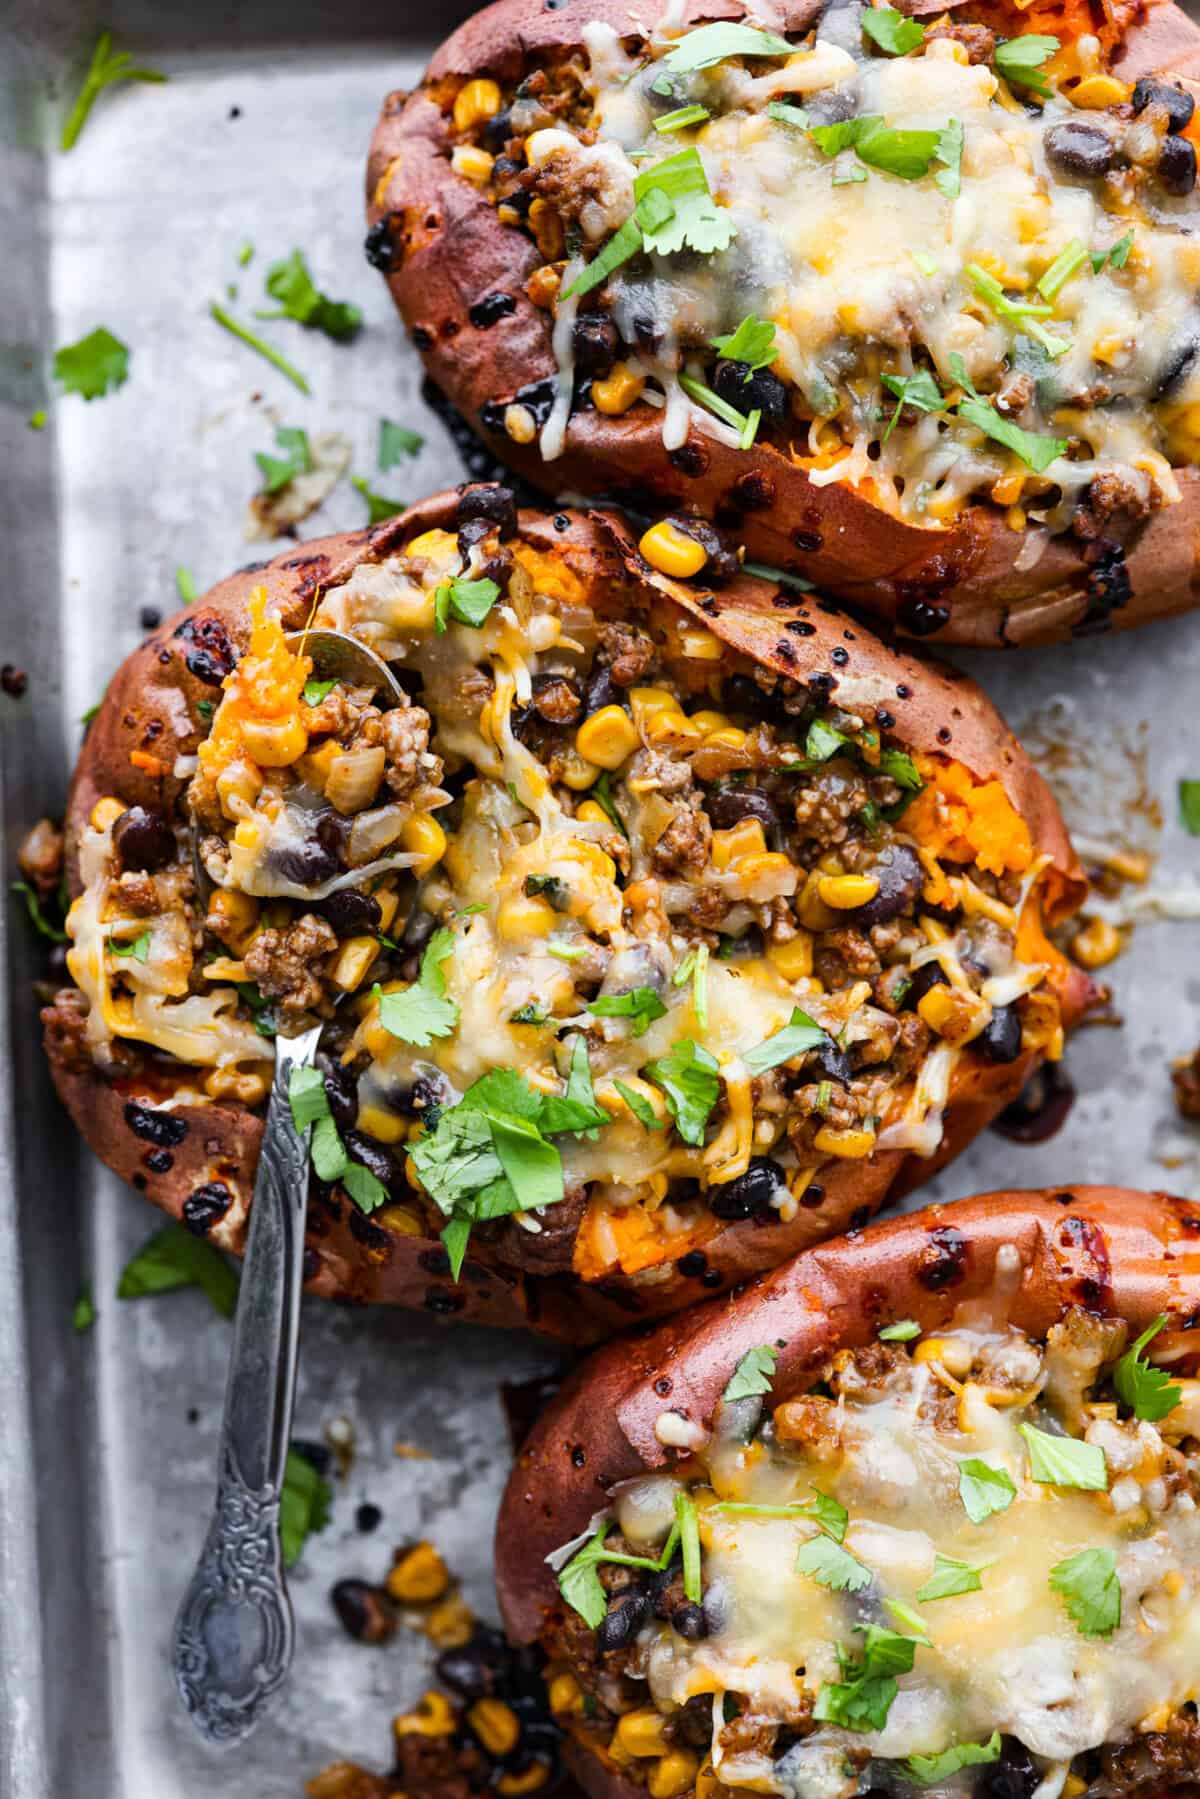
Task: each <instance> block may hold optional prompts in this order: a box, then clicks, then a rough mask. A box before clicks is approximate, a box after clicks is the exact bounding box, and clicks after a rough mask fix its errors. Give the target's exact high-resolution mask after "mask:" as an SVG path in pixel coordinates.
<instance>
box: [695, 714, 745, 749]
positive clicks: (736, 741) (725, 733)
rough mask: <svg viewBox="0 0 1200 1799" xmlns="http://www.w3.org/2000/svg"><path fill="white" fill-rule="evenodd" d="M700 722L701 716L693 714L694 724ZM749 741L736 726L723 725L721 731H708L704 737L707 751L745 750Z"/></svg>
mask: <svg viewBox="0 0 1200 1799" xmlns="http://www.w3.org/2000/svg"><path fill="white" fill-rule="evenodd" d="M698 721H699V714H698V713H693V714H692V723H693V724H696V723H698ZM747 741H748V739H747V737H746V733H745V732H744V731H739V730H738V728H737V726H736V725H723V726H722V727H721V728H720V730H717V731H706V732H705V735H704V747H705V749H706V750H744V749H745V747H746V744H747Z"/></svg>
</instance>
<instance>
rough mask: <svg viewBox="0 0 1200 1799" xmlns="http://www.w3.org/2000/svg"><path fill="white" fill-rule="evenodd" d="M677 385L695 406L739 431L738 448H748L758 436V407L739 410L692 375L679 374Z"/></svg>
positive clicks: (759, 413) (760, 419) (759, 415)
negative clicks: (744, 411) (701, 407)
mask: <svg viewBox="0 0 1200 1799" xmlns="http://www.w3.org/2000/svg"><path fill="white" fill-rule="evenodd" d="M679 385H680V387H682V389H683V391H684V393H685V394H687V396H688V398H689V399H691V400H695V402H696V404H697V406H703V408H704V410H705V411H706V412H711V413H712V415H713V417H714V418H718V419H720V420H721V422H722V424H725V425H729V426H730V427H731V428H732V429H733V430H734V431H737V432H739V433H740V436H739V438H738V448H739V449H740V450H748V449H749V448H750V446H751V445H752V444H753V442H754V439H755V438H756V437H757V436H758V427H759V425H760V424H761V423H762V411H761V409H760V408H758V407H755V408H754V410H753V411H752V412H749V413H742V412H739V411H738V409H737V407H736V406H731V405H730V404H729V402H728V400H723V399H722V398H721V396H720V394H718V393H715V392H714V391H713V389H712V388H711V387H708V386H706V384H705V383H704V382H703V381H697V380H696V378H695V376H694V375H680V377H679Z"/></svg>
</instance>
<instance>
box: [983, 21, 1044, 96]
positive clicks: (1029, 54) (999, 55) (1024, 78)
mask: <svg viewBox="0 0 1200 1799" xmlns="http://www.w3.org/2000/svg"><path fill="white" fill-rule="evenodd" d="M1058 48H1059V41H1058V39H1057V38H1056V37H1044V36H1042V35H1041V34H1040V33H1039V32H1035V31H1029V32H1026V33H1025V34H1024V35H1023V36H1021V37H1010V38H1009V39H1008V40H1007V42H1005V43H1003V44H997V46H996V56H995V62H996V73H997V74H998V75H1003V77H1004V79H1005V81H1010V82H1012V81H1016V82H1019V83H1020V85H1021V86H1022V87H1029V88H1032V89H1033V91H1034V93H1035V94H1048V93H1049V92H1050V88H1049V84H1048V83H1047V81H1046V77H1045V75H1044V74H1043V73H1042V65H1043V63H1046V62H1049V60H1050V58H1051V57H1052V56H1053V55H1054V53H1055V51H1056V50H1057V49H1058Z"/></svg>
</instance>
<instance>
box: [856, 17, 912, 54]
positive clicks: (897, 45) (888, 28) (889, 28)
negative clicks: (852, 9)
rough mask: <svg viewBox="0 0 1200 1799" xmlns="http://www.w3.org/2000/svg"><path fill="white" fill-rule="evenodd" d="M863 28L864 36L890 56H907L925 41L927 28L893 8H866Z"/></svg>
mask: <svg viewBox="0 0 1200 1799" xmlns="http://www.w3.org/2000/svg"><path fill="white" fill-rule="evenodd" d="M862 28H863V36H864V37H869V38H870V40H871V42H872V43H873V44H877V45H878V46H879V48H880V49H881V50H882V51H884V52H885V54H886V55H888V56H907V55H908V53H909V51H910V50H915V49H916V48H917V45H918V44H921V43H923V42H924V41H925V27H924V26H923V25H921V24H919V23H918V22H917V20H916V19H908V18H905V16H904V14H903V13H902V12H897V11H896V10H895V8H894V7H891V6H866V7H864V8H863V11H862Z"/></svg>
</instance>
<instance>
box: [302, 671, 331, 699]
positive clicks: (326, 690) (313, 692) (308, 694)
mask: <svg viewBox="0 0 1200 1799" xmlns="http://www.w3.org/2000/svg"><path fill="white" fill-rule="evenodd" d="M337 684H338V677H337V676H336V675H330V677H329V679H328V680H327V681H318V680H317V678H316V676H315V675H312V676H310V677H309V679H308V680H307V681H306V682H305V683H304V687H303V690H302V692H301V695H300V697H301V699H302V700H303V701H304V704H305V705H306V706H319V705H320V704H321V701H322V700H324V699H328V697H329V695H330V694H331V693H332V692H333V690H334V688H335V687H336V686H337Z"/></svg>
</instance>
